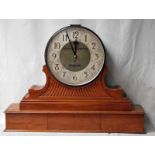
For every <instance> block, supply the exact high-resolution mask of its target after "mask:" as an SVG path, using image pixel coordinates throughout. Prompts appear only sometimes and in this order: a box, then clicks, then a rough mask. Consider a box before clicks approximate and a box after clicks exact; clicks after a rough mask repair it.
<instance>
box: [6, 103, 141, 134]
mask: <svg viewBox="0 0 155 155" xmlns="http://www.w3.org/2000/svg"><path fill="white" fill-rule="evenodd" d="M5 113H6V129H5V131H13V132H15V131H16V132H108V133H111V132H118V133H119V132H121V133H144V111H143V109H142V107H141V106H135V105H134V106H132V110H131V111H120V110H118V111H103V110H102V111H99V110H97V111H79V110H78V111H71V110H70V111H67V110H57V111H52V110H21V109H20V106H19V104H11V105H10V106H9V107H8V108H7V110H6V111H5Z"/></svg>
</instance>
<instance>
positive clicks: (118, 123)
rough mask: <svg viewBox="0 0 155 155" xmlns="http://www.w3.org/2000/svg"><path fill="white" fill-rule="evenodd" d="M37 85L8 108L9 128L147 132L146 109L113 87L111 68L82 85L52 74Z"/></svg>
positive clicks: (7, 121)
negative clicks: (108, 76) (67, 82)
mask: <svg viewBox="0 0 155 155" xmlns="http://www.w3.org/2000/svg"><path fill="white" fill-rule="evenodd" d="M43 71H44V72H45V74H46V84H45V86H43V87H39V86H33V87H32V88H31V89H30V90H29V91H28V93H27V94H26V95H25V96H24V98H23V99H22V101H21V102H20V104H12V105H11V106H10V107H9V108H8V109H7V110H6V112H5V113H6V131H45V132H46V131H47V132H49V131H52V132H54V131H57V132H58V131H63V132H128V133H135V132H138V133H142V132H144V111H143V109H142V107H141V106H132V104H131V101H130V100H129V99H128V98H127V97H126V96H125V95H124V92H123V90H122V89H121V88H120V87H117V88H109V87H107V86H106V83H105V78H106V74H107V68H106V66H105V67H104V69H103V71H102V72H101V74H100V75H99V77H98V78H97V79H95V80H94V81H93V82H91V83H90V84H88V85H85V86H82V87H71V86H66V85H63V84H62V83H60V82H58V81H57V80H55V78H54V77H53V76H52V75H50V73H49V72H48V69H47V67H46V66H44V67H43Z"/></svg>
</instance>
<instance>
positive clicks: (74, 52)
mask: <svg viewBox="0 0 155 155" xmlns="http://www.w3.org/2000/svg"><path fill="white" fill-rule="evenodd" d="M66 36H67V38H68V40H69V43H70V46H71V49H72V51H73V54H74V55H75V56H76V51H75V50H74V48H73V46H72V43H71V41H70V38H69V35H68V33H67V31H66Z"/></svg>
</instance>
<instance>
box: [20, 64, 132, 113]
mask: <svg viewBox="0 0 155 155" xmlns="http://www.w3.org/2000/svg"><path fill="white" fill-rule="evenodd" d="M43 71H44V73H45V75H46V84H45V85H44V86H42V87H40V86H36V85H35V86H32V87H31V88H30V89H29V91H28V93H27V94H26V96H24V98H23V99H22V101H21V104H20V108H21V109H23V110H25V109H27V110H29V109H35V110H40V109H42V110H49V109H52V110H66V109H67V110H126V111H129V110H131V109H132V104H131V101H130V100H129V99H128V98H127V97H125V95H124V91H123V90H122V89H121V88H120V87H117V88H109V87H108V86H107V85H106V82H105V79H106V75H107V73H108V69H107V67H106V66H104V69H103V70H102V72H101V73H100V75H99V76H98V77H97V78H96V79H95V80H94V81H93V82H91V83H89V84H87V85H84V86H79V87H72V86H67V85H64V84H62V83H60V82H58V81H57V80H55V78H54V77H53V76H52V75H51V74H50V73H49V71H48V69H47V67H46V65H45V66H43Z"/></svg>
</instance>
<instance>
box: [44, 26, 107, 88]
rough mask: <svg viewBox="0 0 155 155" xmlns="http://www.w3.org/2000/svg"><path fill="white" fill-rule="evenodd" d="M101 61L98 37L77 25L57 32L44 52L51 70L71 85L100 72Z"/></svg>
mask: <svg viewBox="0 0 155 155" xmlns="http://www.w3.org/2000/svg"><path fill="white" fill-rule="evenodd" d="M104 60H105V52H104V47H103V44H102V42H101V40H100V39H99V37H98V36H97V35H96V34H95V33H94V32H92V31H91V30H89V29H87V28H85V27H82V26H76V25H74V26H69V27H65V28H63V29H61V30H59V31H58V32H56V33H55V34H54V35H53V36H52V37H51V39H50V40H49V42H48V44H47V47H46V51H45V61H46V65H47V67H48V69H49V71H50V73H51V74H52V75H53V76H54V77H55V78H56V79H57V80H58V81H60V82H62V83H64V84H67V85H70V86H81V85H84V84H87V83H89V82H91V81H93V80H94V79H95V78H96V77H97V76H98V75H99V73H100V72H101V70H102V68H103V65H104Z"/></svg>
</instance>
